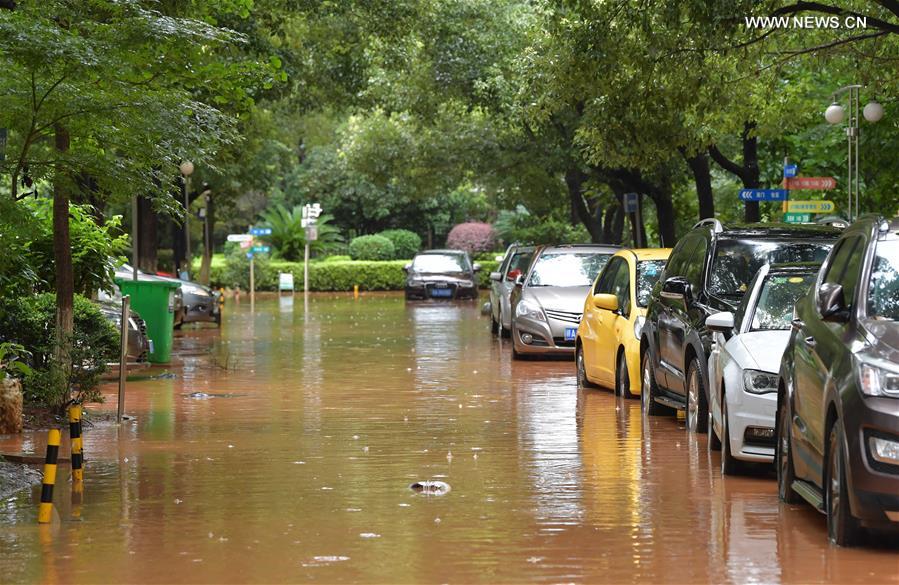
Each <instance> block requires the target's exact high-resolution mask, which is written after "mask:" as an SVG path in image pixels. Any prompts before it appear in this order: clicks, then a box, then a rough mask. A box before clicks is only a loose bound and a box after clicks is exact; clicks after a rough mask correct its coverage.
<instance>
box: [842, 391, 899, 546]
mask: <svg viewBox="0 0 899 585" xmlns="http://www.w3.org/2000/svg"><path fill="white" fill-rule="evenodd" d="M843 418H844V420H843V424H844V427H843V428H844V430H845V435H846V441H847V446H848V450H849V460H848V472H849V473H847V479H848V481H849V499H850V506H851V510H852V515H853V516H855V517H856V518H858V519H860V520H861V521H862V523H864V524H865V525H866V526H870V527H892V528H894V529H896V530H899V463H896V464H893V463H892V462H889V461H884V460H878V459H877V458H876V457H875V454H874V452H873V449H872V446H871V444H870V439H871V437H879V438H881V439H886V440H888V441H893V442H896V443H899V432H897V429H899V400H897V399H896V398H886V397H883V398H859V401H858V402H857V403H854V404H852V405H851V408H845V409H844V413H843Z"/></svg>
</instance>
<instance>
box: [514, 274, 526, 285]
mask: <svg viewBox="0 0 899 585" xmlns="http://www.w3.org/2000/svg"><path fill="white" fill-rule="evenodd" d="M515 286H518V287H521V286H524V274H521V273H520V272H519V273H518V276H516V277H515Z"/></svg>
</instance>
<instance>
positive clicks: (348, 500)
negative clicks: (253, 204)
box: [0, 295, 899, 583]
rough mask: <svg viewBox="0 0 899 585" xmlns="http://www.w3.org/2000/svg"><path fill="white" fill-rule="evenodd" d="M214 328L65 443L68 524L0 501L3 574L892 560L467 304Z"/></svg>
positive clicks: (822, 572)
mask: <svg viewBox="0 0 899 585" xmlns="http://www.w3.org/2000/svg"><path fill="white" fill-rule="evenodd" d="M225 315H226V318H225V323H224V326H223V327H222V330H221V332H220V333H219V331H218V330H216V329H198V330H185V331H184V332H183V333H182V334H179V338H178V339H177V341H176V347H177V348H180V349H181V350H182V351H183V353H182V355H183V356H184V358H183V365H180V366H177V367H172V368H170V369H169V370H168V371H170V372H172V373H174V374H176V376H175V377H174V378H172V377H162V378H156V379H144V380H140V381H133V382H131V383H130V384H129V386H128V408H127V411H128V412H129V413H131V414H133V415H135V416H136V420H135V421H134V422H131V423H126V424H125V425H123V426H122V427H121V428H117V427H115V426H113V425H109V424H101V425H97V426H95V427H93V428H88V429H87V430H86V434H85V452H86V454H87V458H88V465H87V470H86V473H85V496H84V503H83V506H82V508H81V517H80V520H78V521H76V520H73V519H72V518H71V515H72V508H71V505H70V497H69V494H68V493H67V486H66V485H65V484H62V485H60V486H59V487H58V489H57V496H56V503H57V508H58V510H59V515H60V522H58V523H56V524H54V525H52V526H50V527H48V530H46V531H41V530H39V529H38V527H37V525H36V523H35V517H36V510H37V505H36V503H35V502H36V499H35V498H36V495H35V494H21V495H19V496H17V497H14V498H12V499H10V500H7V501H6V502H2V503H0V526H2V529H0V576H2V578H0V581H2V582H3V583H13V582H35V581H44V582H57V581H58V582H79V583H84V582H157V583H162V582H215V583H229V582H242V581H255V582H296V581H320V582H378V583H388V582H389V583H393V582H466V583H467V582H479V583H493V582H522V581H539V582H560V581H582V582H614V583H621V582H660V581H667V582H705V581H712V582H757V583H772V582H841V583H842V582H862V583H879V582H894V583H895V582H899V577H897V574H899V565H897V549H896V548H895V547H893V548H883V549H870V548H869V549H860V550H843V549H837V548H834V547H831V546H829V545H828V544H827V543H826V535H825V530H824V520H823V516H820V515H819V514H817V513H816V512H813V511H812V510H811V509H810V508H809V507H807V506H783V505H780V504H779V503H778V501H777V495H776V485H775V482H774V481H773V479H772V477H771V476H770V475H767V474H766V473H765V472H764V471H761V472H760V473H758V474H756V475H755V476H751V477H743V478H730V477H729V478H727V479H722V478H721V476H720V474H719V473H718V471H717V466H718V459H717V457H718V456H717V454H712V455H710V454H709V453H708V452H707V449H706V443H705V437H701V438H699V439H694V438H693V437H690V436H688V435H687V434H686V433H685V432H684V430H683V425H682V424H678V423H677V422H675V421H674V420H673V419H659V418H653V419H651V420H649V421H648V422H647V423H644V421H643V420H642V418H641V415H640V407H639V402H638V401H633V400H630V401H628V400H622V399H616V398H615V397H614V396H613V395H611V393H608V392H605V391H587V392H580V393H579V392H578V391H577V390H576V387H575V377H574V367H573V365H572V364H570V363H568V362H544V361H540V362H521V363H518V362H515V363H513V362H512V361H511V356H510V351H509V347H507V346H504V345H503V344H504V343H506V344H507V342H501V341H500V340H497V339H492V338H491V336H490V334H489V329H488V327H489V324H488V321H487V319H486V318H485V317H482V316H481V315H479V312H478V307H477V305H476V304H473V303H472V304H409V305H406V304H405V303H404V301H403V299H402V298H401V297H397V296H392V295H391V296H386V295H385V296H376V295H373V296H369V297H363V298H362V299H360V300H359V301H356V302H354V301H353V300H352V298H351V297H347V296H333V297H330V296H315V297H313V298H312V299H311V300H310V302H309V312H308V314H307V313H305V312H304V310H303V302H302V297H297V298H296V299H290V298H288V297H284V298H281V299H279V300H274V299H272V300H266V301H259V302H257V303H256V310H255V313H252V314H251V313H250V311H249V306H248V304H247V303H244V304H243V305H234V304H230V305H229V306H227V307H226V313H225ZM162 372H163V370H155V369H154V370H151V371H150V374H151V375H158V374H160V373H162ZM114 391H115V388H114V387H112V386H110V387H108V388H106V392H107V394H108V403H107V404H106V405H104V406H103V407H102V409H103V410H114V408H115V398H114ZM42 444H43V437H42V436H40V435H33V434H29V435H25V436H24V437H22V438H16V439H8V438H7V439H0V451H16V450H19V449H21V450H25V451H34V452H42ZM419 480H436V481H442V482H446V483H447V484H449V485H450V486H451V490H450V491H449V492H448V493H446V494H445V495H435V494H433V493H429V492H428V491H414V490H411V489H410V487H409V486H410V485H411V484H412V483H414V482H416V481H419Z"/></svg>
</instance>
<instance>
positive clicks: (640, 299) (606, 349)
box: [575, 248, 671, 397]
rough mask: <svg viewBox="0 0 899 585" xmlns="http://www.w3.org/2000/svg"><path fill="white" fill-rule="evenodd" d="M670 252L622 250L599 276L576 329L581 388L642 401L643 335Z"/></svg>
mask: <svg viewBox="0 0 899 585" xmlns="http://www.w3.org/2000/svg"><path fill="white" fill-rule="evenodd" d="M670 253H671V249H670V248H658V249H636V250H621V251H619V252H618V253H617V254H615V255H614V256H612V259H611V260H609V263H608V264H606V267H605V269H603V271H602V272H600V273H599V276H597V277H596V280H595V281H594V282H593V287H592V288H591V289H590V292H589V293H588V294H587V299H586V300H585V301H584V315H583V317H582V318H581V323H580V325H579V326H578V329H577V339H576V341H575V362H576V364H577V380H578V384H580V385H581V386H583V387H592V386H596V385H600V386H605V387H606V388H614V389H615V394H617V395H619V396H624V397H632V396H639V394H640V387H641V384H640V330H641V328H642V327H643V322H644V320H645V319H646V306H647V304H648V303H649V295H650V293H651V292H652V287H653V286H655V284H656V282H657V281H658V280H659V276H660V275H661V274H662V269H663V268H665V261H666V260H667V259H668V255H669V254H670ZM632 380H633V381H634V382H633V387H634V392H633V393H632V392H631V381H632Z"/></svg>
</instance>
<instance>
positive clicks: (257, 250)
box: [253, 246, 272, 254]
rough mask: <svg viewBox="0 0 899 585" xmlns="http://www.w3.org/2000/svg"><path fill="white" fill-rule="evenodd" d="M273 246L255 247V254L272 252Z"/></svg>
mask: <svg viewBox="0 0 899 585" xmlns="http://www.w3.org/2000/svg"><path fill="white" fill-rule="evenodd" d="M271 251H272V248H271V246H253V252H254V253H255V254H259V253H260V252H271Z"/></svg>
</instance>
